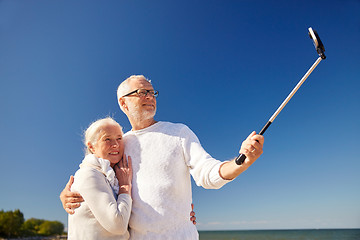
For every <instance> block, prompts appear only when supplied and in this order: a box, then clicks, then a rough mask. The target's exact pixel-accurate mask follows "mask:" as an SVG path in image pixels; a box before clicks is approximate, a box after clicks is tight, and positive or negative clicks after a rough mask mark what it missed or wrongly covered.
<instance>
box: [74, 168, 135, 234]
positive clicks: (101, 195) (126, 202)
mask: <svg viewBox="0 0 360 240" xmlns="http://www.w3.org/2000/svg"><path fill="white" fill-rule="evenodd" d="M75 184H76V190H77V191H78V192H79V193H80V194H81V195H82V197H83V198H84V200H85V202H86V203H87V205H88V206H89V208H90V210H91V212H92V213H93V214H94V216H95V218H96V220H97V221H98V222H99V223H100V224H101V225H102V226H103V227H104V228H105V229H106V230H107V231H109V232H111V233H113V234H124V233H126V231H127V229H128V223H129V218H130V213H131V206H132V200H131V197H130V195H129V194H120V195H119V196H118V200H116V199H115V197H114V193H113V191H112V189H111V187H110V185H109V184H108V182H107V180H106V178H105V176H104V175H103V174H102V173H100V172H99V171H97V170H95V169H93V168H82V169H80V170H79V171H78V172H77V173H76V175H75ZM75 184H74V185H75Z"/></svg>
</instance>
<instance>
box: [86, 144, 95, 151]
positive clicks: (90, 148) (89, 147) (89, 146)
mask: <svg viewBox="0 0 360 240" xmlns="http://www.w3.org/2000/svg"><path fill="white" fill-rule="evenodd" d="M87 146H88V149H89V151H90V152H91V153H92V154H94V152H95V148H94V146H93V145H92V144H91V143H90V142H88V143H87Z"/></svg>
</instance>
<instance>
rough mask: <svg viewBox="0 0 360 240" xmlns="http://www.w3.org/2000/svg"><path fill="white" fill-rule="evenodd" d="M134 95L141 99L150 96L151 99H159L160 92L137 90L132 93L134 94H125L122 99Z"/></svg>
mask: <svg viewBox="0 0 360 240" xmlns="http://www.w3.org/2000/svg"><path fill="white" fill-rule="evenodd" d="M134 93H136V94H137V95H138V96H139V97H142V98H143V97H146V96H147V95H148V94H149V95H150V96H151V97H155V98H156V97H157V96H158V95H159V92H158V91H156V90H147V89H141V88H140V89H136V90H134V91H132V92H129V93H128V94H125V95H124V96H122V97H127V96H129V95H131V94H134Z"/></svg>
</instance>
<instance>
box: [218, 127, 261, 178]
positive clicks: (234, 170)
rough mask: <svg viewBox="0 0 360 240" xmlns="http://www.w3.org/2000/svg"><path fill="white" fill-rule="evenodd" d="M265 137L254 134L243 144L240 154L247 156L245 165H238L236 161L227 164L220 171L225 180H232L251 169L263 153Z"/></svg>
mask: <svg viewBox="0 0 360 240" xmlns="http://www.w3.org/2000/svg"><path fill="white" fill-rule="evenodd" d="M263 145H264V137H263V136H262V135H258V134H256V132H255V131H254V132H252V133H251V134H250V135H249V136H248V137H247V138H246V140H245V141H244V142H243V143H242V144H241V149H240V151H239V152H240V153H242V154H245V156H246V160H245V162H244V163H243V164H241V165H237V164H236V163H235V159H234V160H232V161H230V162H225V163H224V164H223V165H221V167H220V169H219V173H220V176H221V177H222V178H223V179H227V180H232V179H234V178H236V177H237V176H239V175H240V174H241V173H242V172H244V171H245V170H246V169H248V167H250V166H251V165H252V164H253V163H254V162H255V161H256V159H258V158H259V157H260V155H261V154H262V153H263Z"/></svg>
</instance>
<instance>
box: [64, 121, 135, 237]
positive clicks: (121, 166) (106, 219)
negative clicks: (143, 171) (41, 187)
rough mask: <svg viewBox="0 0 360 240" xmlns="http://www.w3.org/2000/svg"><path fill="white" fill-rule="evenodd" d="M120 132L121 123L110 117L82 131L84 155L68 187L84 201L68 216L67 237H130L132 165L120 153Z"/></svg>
mask: <svg viewBox="0 0 360 240" xmlns="http://www.w3.org/2000/svg"><path fill="white" fill-rule="evenodd" d="M122 135H123V132H122V128H121V126H120V125H119V124H118V123H117V122H116V121H115V120H113V119H112V118H110V117H108V118H104V119H100V120H97V121H96V122H94V123H92V124H91V125H90V126H89V128H88V129H87V130H86V131H85V140H84V144H85V146H86V156H85V158H84V160H83V161H82V163H81V164H80V169H79V170H78V171H77V172H76V173H75V176H74V183H73V185H72V186H71V191H75V192H78V193H80V194H81V196H82V197H83V199H84V202H83V203H82V204H81V206H80V207H79V208H78V209H76V211H75V213H74V214H73V215H69V222H68V223H69V224H68V228H69V229H68V239H69V240H71V239H87V240H92V239H94V240H95V239H99V240H100V239H101V240H113V239H128V238H129V232H128V222H129V218H130V213H131V206H132V199H131V180H132V167H131V158H130V157H128V159H126V156H124V155H123V152H124V143H123V140H122ZM127 160H128V161H127Z"/></svg>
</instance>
